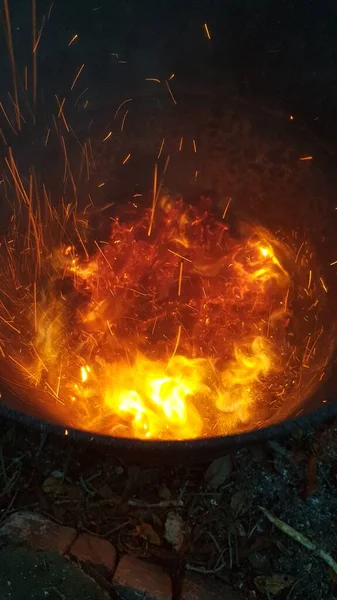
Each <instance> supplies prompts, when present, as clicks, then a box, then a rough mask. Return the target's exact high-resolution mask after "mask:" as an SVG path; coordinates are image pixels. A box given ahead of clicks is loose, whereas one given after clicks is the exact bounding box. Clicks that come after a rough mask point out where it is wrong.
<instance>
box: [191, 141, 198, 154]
mask: <svg viewBox="0 0 337 600" xmlns="http://www.w3.org/2000/svg"><path fill="white" fill-rule="evenodd" d="M192 142H193V150H194V152H195V153H197V144H196V142H195V140H192Z"/></svg>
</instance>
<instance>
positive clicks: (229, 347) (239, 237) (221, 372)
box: [0, 156, 322, 439]
mask: <svg viewBox="0 0 337 600" xmlns="http://www.w3.org/2000/svg"><path fill="white" fill-rule="evenodd" d="M8 168H9V170H10V173H11V175H12V177H13V180H14V182H15V186H16V190H17V193H18V196H19V198H20V203H21V209H22V212H21V215H20V214H19V213H17V214H15V215H14V217H13V220H12V224H13V231H12V232H11V234H10V236H9V237H8V239H7V240H5V241H4V242H3V244H2V247H1V253H2V264H3V270H2V274H1V286H0V287H1V294H0V300H1V304H0V334H1V349H2V355H3V358H2V364H1V372H2V377H3V378H4V379H5V380H6V381H7V385H8V386H9V387H10V388H11V389H12V390H13V391H14V392H16V393H18V394H20V395H21V397H24V398H26V399H27V400H28V401H29V402H33V403H43V406H44V409H46V407H48V408H47V410H48V412H49V414H50V416H51V418H53V419H54V420H57V421H59V422H61V423H62V424H63V425H64V426H66V427H68V426H71V427H76V428H79V429H85V430H88V431H94V432H100V433H105V434H108V435H113V436H122V437H125V436H127V437H136V438H143V439H188V438H189V439H191V438H197V437H207V436H212V435H222V434H228V433H234V432H238V431H244V430H247V429H251V428H253V427H256V426H259V425H260V424H261V423H263V422H265V421H266V420H268V419H270V417H271V413H272V412H273V411H275V410H276V409H277V410H279V409H280V410H282V407H283V404H284V403H285V402H294V401H295V400H294V398H295V397H296V398H297V401H298V394H299V388H300V383H301V378H302V370H303V369H302V366H303V367H307V366H309V364H310V360H312V358H313V355H314V348H315V346H316V344H317V342H318V340H319V337H320V336H316V337H317V339H313V338H312V337H308V339H307V340H306V341H305V342H303V341H302V343H300V344H299V343H298V342H299V340H298V339H295V334H294V325H293V318H292V306H293V304H294V303H297V305H298V303H299V302H300V303H301V310H307V309H308V307H309V306H311V310H312V313H313V314H314V313H315V310H316V311H318V307H317V305H318V304H319V302H317V304H315V302H316V301H317V298H316V296H317V295H319V294H321V293H322V292H321V290H322V288H321V284H320V283H319V276H318V275H317V274H316V270H315V269H312V268H311V269H310V273H311V275H310V279H311V284H310V293H309V292H307V293H306V294H303V290H302V289H301V288H300V287H299V285H300V281H301V280H305V282H306V285H307V279H308V275H307V273H308V261H307V260H305V259H304V258H302V260H301V261H299V260H297V255H298V253H296V251H295V249H292V248H291V247H290V246H288V245H287V244H286V243H284V242H281V241H280V240H278V239H277V238H276V237H275V236H274V235H273V234H272V233H271V232H270V231H268V230H266V229H263V228H262V227H259V226H253V225H248V224H241V226H240V227H239V230H240V233H239V234H236V235H234V234H233V233H232V232H231V231H230V228H229V226H228V225H227V224H226V222H225V221H223V220H222V221H221V220H217V219H216V218H215V217H214V216H212V214H210V212H209V206H208V207H206V208H205V206H206V205H205V199H204V198H202V201H201V202H200V203H199V204H196V205H188V204H185V202H184V201H183V199H182V198H175V197H169V196H165V195H162V196H161V197H159V198H157V186H155V191H154V198H155V201H154V203H153V205H152V207H149V208H146V207H144V206H143V207H141V206H138V205H135V203H134V202H132V203H130V205H127V207H126V209H124V211H122V212H121V214H120V215H119V216H118V217H117V216H114V218H112V217H110V219H111V230H110V236H109V238H108V239H107V240H105V241H104V242H100V241H98V240H94V243H93V244H91V245H92V247H93V248H94V250H92V251H91V252H90V251H89V250H88V248H89V245H90V241H89V237H90V223H89V219H88V216H87V215H86V216H85V217H84V216H80V215H78V214H76V212H75V208H72V207H69V206H67V207H66V208H65V210H64V214H63V219H62V218H61V219H60V217H59V216H57V218H56V215H55V214H54V213H53V209H52V207H51V206H50V205H48V203H47V214H46V215H44V216H43V217H42V216H41V212H40V213H39V212H37V211H36V209H35V208H34V201H33V198H32V197H31V195H30V194H29V193H28V192H27V191H26V190H25V187H24V184H23V182H22V180H21V179H20V176H19V174H18V171H17V168H16V165H15V162H14V159H13V157H12V156H10V158H9V160H8ZM228 208H229V203H228V204H227V210H226V211H225V213H226V212H228ZM22 215H23V221H24V227H26V226H27V222H28V233H26V234H25V235H24V234H23V228H22V223H21V221H20V219H22ZM104 215H105V218H107V217H106V213H104ZM225 216H226V215H225ZM69 223H72V225H71V226H70V227H69ZM76 239H77V240H79V242H74V241H72V240H76ZM69 240H70V243H69ZM301 253H302V254H301V256H302V257H304V256H306V250H305V248H304V245H303V247H302V248H301ZM307 254H308V252H307ZM317 314H318V313H317ZM314 318H315V319H316V321H317V320H318V317H317V315H315V314H314ZM317 330H318V327H317ZM301 393H302V391H301Z"/></svg>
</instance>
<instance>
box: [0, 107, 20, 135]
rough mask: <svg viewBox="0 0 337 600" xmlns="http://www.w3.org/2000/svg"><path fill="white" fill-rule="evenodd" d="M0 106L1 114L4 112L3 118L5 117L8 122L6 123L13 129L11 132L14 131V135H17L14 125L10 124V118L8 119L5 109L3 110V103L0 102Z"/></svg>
mask: <svg viewBox="0 0 337 600" xmlns="http://www.w3.org/2000/svg"><path fill="white" fill-rule="evenodd" d="M0 108H1V110H2V112H3V114H4V117H5V119H6V121H7V123H8V125H9V126H10V128H11V130H12V131H13V133H15V135H17V132H16V131H15V129H14V127H13V125H12V123H11V121H10V119H9V117H8V115H7V113H6V111H5V109H4V107H3V104H2V102H0Z"/></svg>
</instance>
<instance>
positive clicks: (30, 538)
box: [0, 511, 77, 554]
mask: <svg viewBox="0 0 337 600" xmlns="http://www.w3.org/2000/svg"><path fill="white" fill-rule="evenodd" d="M76 535H77V533H76V529H74V528H72V527H64V526H63V525H58V524H57V523H54V522H53V521H51V520H50V519H48V518H47V517H44V516H42V515H39V514H38V513H33V512H28V511H18V512H16V513H13V514H12V515H11V516H10V517H8V519H6V521H5V522H4V523H3V525H2V526H1V527H0V540H1V542H2V545H5V544H9V545H24V546H26V547H27V548H31V549H32V550H55V551H56V552H59V553H60V554H64V553H66V552H67V551H68V550H69V548H70V546H71V544H72V543H73V542H74V540H75V538H76Z"/></svg>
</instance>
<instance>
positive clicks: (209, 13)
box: [0, 0, 337, 137]
mask: <svg viewBox="0 0 337 600" xmlns="http://www.w3.org/2000/svg"><path fill="white" fill-rule="evenodd" d="M9 6H10V10H11V19H12V28H13V38H14V44H15V52H16V62H17V68H18V71H20V69H22V68H23V66H24V65H25V64H28V65H29V64H30V61H31V57H30V52H31V51H30V47H31V2H30V0H9ZM49 7H50V2H49V1H48V2H47V1H46V0H37V23H38V28H39V24H40V23H41V22H42V16H43V15H44V14H46V13H47V12H48V10H49ZM205 22H207V24H208V27H209V30H210V32H211V36H212V39H211V40H208V39H207V37H206V34H205V30H204V28H203V23H205ZM74 33H77V34H78V36H79V38H78V40H77V42H76V43H75V44H74V46H73V48H72V52H71V54H70V53H69V49H68V45H67V44H68V42H69V39H70V38H71V36H72V35H73V34H74ZM112 53H118V55H119V59H120V60H123V61H124V60H125V61H127V63H126V64H125V63H119V62H118V60H117V59H116V57H114V56H112ZM6 54H7V53H6V50H5V45H4V37H3V35H2V45H1V56H2V60H1V66H2V70H1V74H0V86H1V87H0V92H1V91H2V92H3V91H4V90H5V89H6V85H7V84H8V82H9V79H8V76H9V70H8V65H7V56H6ZM83 62H84V63H85V64H86V69H85V75H84V73H83V76H81V77H82V80H81V83H82V84H83V83H84V82H85V80H84V79H83V77H85V78H86V82H87V84H88V85H89V86H90V87H91V89H92V90H93V89H94V88H95V89H96V91H97V94H96V96H97V95H102V94H104V95H106V97H108V95H109V90H110V89H114V90H116V88H118V87H120V88H122V87H123V90H125V91H128V90H130V91H133V92H134V90H135V89H136V88H137V85H138V84H139V83H140V82H141V81H144V78H145V77H159V78H166V77H168V76H169V75H170V74H171V73H172V72H174V73H175V75H176V80H179V81H184V82H185V83H186V84H189V83H191V84H192V83H193V84H195V83H197V84H198V85H199V86H201V87H203V88H204V89H205V90H208V89H211V88H212V86H214V85H217V86H223V87H224V88H225V89H228V88H230V89H232V90H234V91H235V92H236V93H238V94H239V95H240V96H242V97H245V98H247V99H249V101H251V102H254V103H263V104H264V105H268V106H270V107H273V108H274V109H275V110H282V111H285V112H289V113H291V114H294V115H295V116H296V117H299V118H303V119H304V120H305V121H306V122H307V124H308V126H310V123H311V124H312V126H313V127H314V128H316V129H319V130H321V131H323V132H324V134H325V135H327V136H330V137H333V135H334V133H335V129H336V123H335V121H336V112H337V111H336V106H337V4H336V3H335V2H333V1H325V2H320V1H316V0H301V1H299V0H298V1H290V0H289V1H283V2H274V1H272V0H255V1H252V0H209V1H208V2H203V1H201V0H195V1H180V2H178V1H176V0H170V1H168V0H145V1H144V2H141V1H140V0H119V1H115V0H72V1H71V2H69V1H68V0H55V2H54V5H53V8H52V11H51V18H50V20H49V22H48V23H47V24H46V26H45V29H44V31H43V35H42V37H41V42H40V45H39V48H38V67H39V69H38V73H39V83H40V85H39V93H40V94H41V93H42V89H43V88H44V93H46V90H47V89H48V84H51V83H53V84H55V82H57V85H58V87H59V91H60V94H61V93H62V81H66V82H67V83H66V85H67V86H68V79H67V71H68V69H69V70H71V72H72V73H73V72H74V70H75V69H76V66H80V65H81V64H82V63H83ZM98 90H99V92H98ZM314 119H315V121H314Z"/></svg>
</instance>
